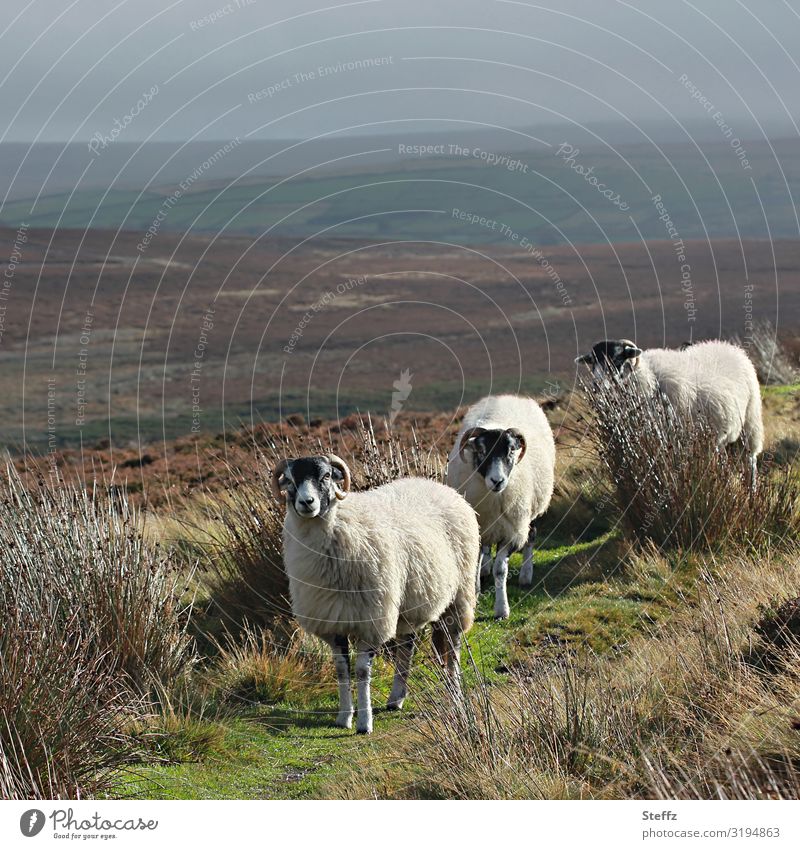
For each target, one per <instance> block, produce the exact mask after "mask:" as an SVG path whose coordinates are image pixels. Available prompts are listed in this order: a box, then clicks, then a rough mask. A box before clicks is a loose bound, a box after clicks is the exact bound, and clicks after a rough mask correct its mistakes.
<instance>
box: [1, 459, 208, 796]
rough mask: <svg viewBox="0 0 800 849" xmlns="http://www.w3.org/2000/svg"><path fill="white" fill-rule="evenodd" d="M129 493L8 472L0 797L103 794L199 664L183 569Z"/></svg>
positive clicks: (3, 495) (4, 510)
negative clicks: (151, 534)
mask: <svg viewBox="0 0 800 849" xmlns="http://www.w3.org/2000/svg"><path fill="white" fill-rule="evenodd" d="M141 531H142V527H141V518H140V516H139V515H138V514H137V512H136V511H135V510H134V509H133V508H132V507H130V505H129V504H128V503H127V501H126V500H125V498H124V496H123V497H121V498H120V499H117V500H116V501H115V502H113V503H112V502H111V501H109V500H107V499H105V498H104V497H102V496H101V495H100V494H98V493H97V492H96V491H94V490H87V489H81V488H78V487H73V486H69V485H66V484H58V483H47V482H46V481H44V480H41V481H40V484H39V486H38V488H36V489H35V490H33V489H32V490H29V489H26V488H25V487H24V486H23V484H22V482H21V481H20V479H19V478H18V477H17V475H16V473H15V472H14V470H13V469H12V468H8V469H7V470H6V473H5V476H4V477H3V478H2V480H0V545H2V548H3V551H4V555H3V557H2V558H0V621H2V628H0V795H2V796H4V797H5V798H53V797H59V796H74V795H77V794H82V793H87V792H90V793H91V792H97V791H99V790H100V789H101V788H102V787H103V786H104V785H105V783H106V782H107V780H108V778H109V776H110V774H111V772H112V771H113V769H114V768H115V767H118V766H119V765H120V764H122V763H124V762H126V761H127V760H129V759H130V758H131V757H132V753H133V748H134V747H133V745H132V743H131V741H130V739H129V737H128V735H127V734H126V732H125V725H126V723H127V721H128V719H129V718H130V717H131V716H142V715H146V714H147V713H148V712H149V711H150V710H151V708H152V706H153V704H154V703H155V702H157V701H158V700H159V699H161V698H162V697H163V696H164V695H165V694H167V693H168V692H169V690H170V689H171V688H172V687H173V685H174V684H175V682H176V681H177V680H178V679H179V678H181V677H182V676H183V675H184V674H185V673H186V671H187V669H188V668H189V667H190V665H191V662H192V648H191V641H190V639H189V637H188V636H187V633H186V623H187V618H188V610H187V609H186V608H185V606H184V605H182V604H181V602H180V601H179V597H180V595H181V593H182V588H183V586H184V581H185V577H186V575H185V573H186V568H185V565H184V564H180V566H179V565H178V564H176V563H174V562H173V561H172V560H171V559H170V558H169V557H168V556H167V555H166V554H165V553H164V552H162V550H161V549H160V548H159V547H158V546H157V545H151V544H149V543H146V542H145V540H144V537H143V535H142V532H141Z"/></svg>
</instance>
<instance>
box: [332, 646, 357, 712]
mask: <svg viewBox="0 0 800 849" xmlns="http://www.w3.org/2000/svg"><path fill="white" fill-rule="evenodd" d="M330 646H331V649H332V650H333V663H334V665H335V666H336V680H337V681H338V682H339V715H338V716H337V717H336V724H337V725H338V726H339V727H341V728H350V727H351V726H352V724H353V693H352V690H351V688H350V647H349V645H348V642H347V636H346V635H345V636H337V637H334V638H333V639H332V640H331V641H330Z"/></svg>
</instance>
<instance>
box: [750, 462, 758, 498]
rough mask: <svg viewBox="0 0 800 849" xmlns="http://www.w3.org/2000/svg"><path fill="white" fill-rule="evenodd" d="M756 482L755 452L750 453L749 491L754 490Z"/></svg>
mask: <svg viewBox="0 0 800 849" xmlns="http://www.w3.org/2000/svg"><path fill="white" fill-rule="evenodd" d="M757 484H758V457H756V455H755V454H751V455H750V492H755V491H756V486H757Z"/></svg>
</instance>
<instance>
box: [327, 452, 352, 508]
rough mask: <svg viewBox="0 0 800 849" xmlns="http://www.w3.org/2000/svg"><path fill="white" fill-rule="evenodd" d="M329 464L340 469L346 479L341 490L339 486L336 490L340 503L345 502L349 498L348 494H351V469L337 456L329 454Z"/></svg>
mask: <svg viewBox="0 0 800 849" xmlns="http://www.w3.org/2000/svg"><path fill="white" fill-rule="evenodd" d="M328 462H329V463H330V464H331V465H332V466H333V467H334V468H336V469H338V470H339V471H340V472H341V473H342V476H343V477H344V480H343V481H342V486H341V488H340V487H338V486H337V487H336V489H335V492H336V498H337V499H338V500H339V501H343V500H344V499H345V498H347V493H348V492H350V469H349V468H348V467H347V463H345V461H344V460H342V458H341V457H337V456H336V455H335V454H328Z"/></svg>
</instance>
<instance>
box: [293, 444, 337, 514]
mask: <svg viewBox="0 0 800 849" xmlns="http://www.w3.org/2000/svg"><path fill="white" fill-rule="evenodd" d="M284 477H285V481H286V492H287V494H288V502H289V504H291V506H292V508H293V509H294V511H295V513H297V515H298V516H301V517H302V518H304V519H314V518H316V517H317V516H324V515H325V514H326V513H327V512H328V511H329V510H330V508H331V504H333V503H335V500H336V485H337V484H338V483H339V482H340V481H341V480H342V473H341V471H340V470H339V469H338V468H336V467H335V466H333V465H332V464H331V462H330V461H329V460H328V458H327V457H301V458H300V459H298V460H292V461H291V462H290V463H289V465H288V466H287V469H286V472H285V473H284Z"/></svg>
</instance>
